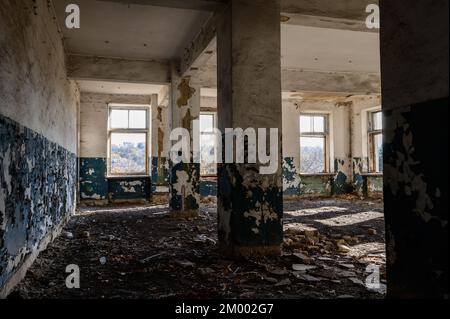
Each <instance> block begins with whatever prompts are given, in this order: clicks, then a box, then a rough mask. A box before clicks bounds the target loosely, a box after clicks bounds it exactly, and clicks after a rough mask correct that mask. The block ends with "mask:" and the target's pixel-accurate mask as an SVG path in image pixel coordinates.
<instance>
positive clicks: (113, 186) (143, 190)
mask: <svg viewBox="0 0 450 319" xmlns="http://www.w3.org/2000/svg"><path fill="white" fill-rule="evenodd" d="M150 189H151V178H150V177H120V178H109V179H108V194H109V197H110V198H111V199H119V200H120V199H125V200H126V199H149V198H150V196H151V190H150Z"/></svg>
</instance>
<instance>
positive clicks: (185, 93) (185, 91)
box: [177, 77, 196, 108]
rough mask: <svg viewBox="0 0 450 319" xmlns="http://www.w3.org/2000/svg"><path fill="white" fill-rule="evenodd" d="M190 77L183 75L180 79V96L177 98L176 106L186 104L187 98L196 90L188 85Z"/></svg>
mask: <svg viewBox="0 0 450 319" xmlns="http://www.w3.org/2000/svg"><path fill="white" fill-rule="evenodd" d="M190 81H191V78H189V77H185V78H182V79H181V82H180V84H179V85H178V91H179V92H180V97H179V98H178V100H177V105H178V107H180V108H181V107H183V106H186V105H188V102H189V100H190V99H191V97H192V96H194V94H195V92H196V90H195V89H194V88H192V87H191V86H190Z"/></svg>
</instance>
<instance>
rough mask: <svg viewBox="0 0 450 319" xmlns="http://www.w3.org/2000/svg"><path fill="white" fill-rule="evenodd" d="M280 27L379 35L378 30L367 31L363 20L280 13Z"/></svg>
mask: <svg viewBox="0 0 450 319" xmlns="http://www.w3.org/2000/svg"><path fill="white" fill-rule="evenodd" d="M281 24H282V25H298V26H304V27H314V28H328V29H339V30H348V31H359V32H373V33H379V30H378V29H375V28H374V29H369V28H367V26H366V21H365V20H351V19H342V18H331V17H323V16H317V15H316V16H312V15H306V14H299V13H287V12H282V13H281Z"/></svg>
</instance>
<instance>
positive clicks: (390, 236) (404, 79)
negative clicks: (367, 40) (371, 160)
mask: <svg viewBox="0 0 450 319" xmlns="http://www.w3.org/2000/svg"><path fill="white" fill-rule="evenodd" d="M448 6H449V2H448V1H433V0H424V1H416V2H411V1H408V2H405V1H400V0H391V1H382V2H381V8H380V9H381V12H380V16H381V68H382V70H381V74H382V88H383V89H382V100H383V115H384V200H385V215H386V224H387V225H386V228H387V231H386V233H387V279H388V296H389V297H390V298H417V297H419V298H421V297H424V298H436V297H438V298H442V297H447V298H448V296H449V290H448V287H449V285H448V284H449V282H448V266H449V253H448V252H449V242H448V235H449V234H448V217H449V206H448V197H449V187H448V175H449V168H448V167H449V164H448V163H449V151H448V150H449V145H448V144H449V143H448V138H449V133H448V113H449V112H448V103H449V100H448V91H449V83H448V53H449V52H448V10H449V8H448ZM418 16H421V17H424V18H421V19H418V18H417V17H418Z"/></svg>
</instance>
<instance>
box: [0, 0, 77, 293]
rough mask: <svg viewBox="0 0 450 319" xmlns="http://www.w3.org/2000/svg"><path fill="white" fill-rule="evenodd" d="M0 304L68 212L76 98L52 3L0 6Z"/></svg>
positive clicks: (21, 0)
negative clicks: (68, 74)
mask: <svg viewBox="0 0 450 319" xmlns="http://www.w3.org/2000/svg"><path fill="white" fill-rule="evenodd" d="M0 30H1V33H0V57H1V58H0V297H4V296H5V295H6V294H7V293H8V292H9V291H10V289H11V288H12V287H13V286H14V285H15V284H16V283H17V282H18V281H19V280H20V279H21V278H22V277H23V275H24V273H25V271H26V269H27V267H29V266H30V264H31V263H32V262H33V260H34V259H35V258H36V256H37V254H38V253H39V251H40V250H42V249H44V248H45V246H46V244H47V243H48V242H49V241H50V240H51V239H52V238H53V236H55V235H56V234H57V232H58V231H59V229H60V227H61V225H62V224H63V223H64V221H65V220H66V218H67V217H68V216H69V215H70V214H71V213H73V212H74V210H75V201H76V152H77V109H78V106H79V105H78V104H79V92H78V89H77V86H76V85H75V83H73V82H71V81H69V80H68V79H67V74H66V68H65V58H64V48H63V44H62V40H61V36H60V34H59V33H58V28H57V25H56V23H55V18H54V14H53V10H52V7H51V3H50V2H48V1H45V0H36V1H26V0H14V1H13V0H5V1H2V4H1V6H0Z"/></svg>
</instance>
